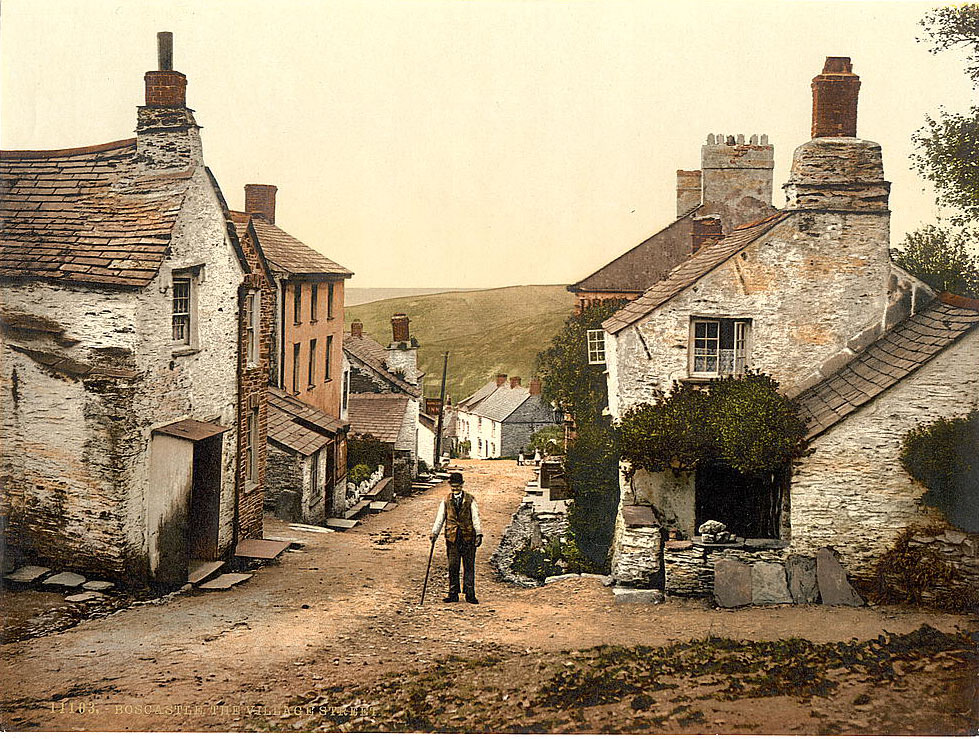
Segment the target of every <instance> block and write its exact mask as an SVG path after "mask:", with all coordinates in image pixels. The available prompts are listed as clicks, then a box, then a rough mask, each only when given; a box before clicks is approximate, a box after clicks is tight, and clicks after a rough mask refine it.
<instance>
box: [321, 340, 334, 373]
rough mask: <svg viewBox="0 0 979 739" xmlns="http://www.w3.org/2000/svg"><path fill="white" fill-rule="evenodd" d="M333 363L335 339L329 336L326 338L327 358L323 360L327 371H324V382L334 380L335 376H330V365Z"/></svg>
mask: <svg viewBox="0 0 979 739" xmlns="http://www.w3.org/2000/svg"><path fill="white" fill-rule="evenodd" d="M332 361H333V337H332V336H327V337H326V356H325V357H324V359H323V362H324V363H325V364H326V369H325V370H324V371H323V379H324V380H332V379H333V375H331V374H330V364H331V362H332Z"/></svg>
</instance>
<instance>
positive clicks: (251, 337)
mask: <svg viewBox="0 0 979 739" xmlns="http://www.w3.org/2000/svg"><path fill="white" fill-rule="evenodd" d="M260 305H261V303H260V299H259V292H258V291H257V290H250V291H249V292H248V293H247V294H246V295H245V304H244V306H243V314H244V315H243V316H242V323H244V325H245V359H246V361H247V362H248V365H249V366H252V367H254V366H255V365H257V364H258V337H259V330H258V321H259V316H260V315H261V310H260Z"/></svg>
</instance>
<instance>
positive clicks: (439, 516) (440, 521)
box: [432, 493, 483, 536]
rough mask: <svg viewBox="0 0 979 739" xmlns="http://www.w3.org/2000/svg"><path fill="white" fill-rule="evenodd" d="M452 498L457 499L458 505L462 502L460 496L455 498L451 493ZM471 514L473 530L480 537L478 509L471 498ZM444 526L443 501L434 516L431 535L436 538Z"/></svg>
mask: <svg viewBox="0 0 979 739" xmlns="http://www.w3.org/2000/svg"><path fill="white" fill-rule="evenodd" d="M452 497H453V498H458V501H459V502H460V503H461V502H462V494H459V495H458V496H456V494H455V493H453V494H452ZM472 512H473V530H474V531H475V532H476V535H477V536H482V535H483V526H482V524H481V523H480V521H479V507H478V506H477V505H476V499H475V498H473V503H472ZM444 525H445V501H444V500H443V501H442V502H441V503H439V512H438V513H436V514H435V525H434V526H432V533H433V534H434V535H435V536H438V535H439V532H440V531H442V527H443V526H444Z"/></svg>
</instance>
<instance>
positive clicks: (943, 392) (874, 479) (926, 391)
mask: <svg viewBox="0 0 979 739" xmlns="http://www.w3.org/2000/svg"><path fill="white" fill-rule="evenodd" d="M977 356H979V332H975V331H973V332H972V333H970V334H967V335H966V336H965V337H964V338H963V339H962V340H961V341H960V342H959V343H957V344H955V345H953V346H951V347H949V348H948V349H946V350H945V351H944V352H942V353H941V354H940V355H939V356H938V357H936V358H935V359H933V360H932V361H931V362H929V363H928V364H926V365H925V366H924V367H922V368H920V369H919V370H917V371H916V372H915V373H914V374H912V375H910V376H909V377H907V378H905V379H904V380H903V381H902V382H900V383H899V384H897V385H896V386H894V387H893V388H891V389H890V390H886V391H885V392H884V393H882V394H881V395H879V396H878V397H877V398H876V399H875V400H874V401H873V402H871V403H869V404H867V405H866V406H864V407H862V408H860V409H858V410H857V411H855V412H853V413H852V414H850V415H849V416H847V417H846V418H845V419H844V420H843V421H841V422H840V423H839V424H837V425H836V426H834V427H832V428H830V429H829V430H828V431H827V432H826V433H824V434H822V435H821V436H819V437H817V438H816V439H815V440H814V441H813V442H812V444H811V449H812V454H811V455H809V456H807V457H804V458H803V459H802V460H800V461H799V463H798V465H797V466H796V469H795V472H794V474H793V477H792V485H791V488H790V496H791V516H792V539H791V544H792V550H793V551H794V552H797V553H800V554H809V555H811V554H812V553H814V552H815V551H816V550H817V549H819V548H820V547H822V546H832V547H833V548H834V549H836V551H837V552H838V553H839V555H840V557H841V560H842V562H843V565H844V567H845V568H846V569H847V572H848V573H849V574H850V575H851V577H854V578H856V579H858V580H860V579H866V578H869V577H870V575H871V572H872V570H873V566H874V563H875V561H876V560H877V558H878V557H879V556H880V555H881V554H882V553H883V552H885V551H886V550H888V549H889V548H890V547H891V546H892V545H893V544H894V542H895V541H896V540H897V537H898V536H899V535H900V534H901V532H902V531H903V530H904V529H905V528H907V527H908V526H911V525H918V526H925V525H930V524H940V523H941V522H942V520H943V519H941V518H940V516H939V515H938V513H937V512H936V511H934V510H929V509H926V508H925V507H923V506H922V505H921V497H922V495H923V494H924V489H923V488H922V487H921V486H920V485H919V484H917V483H916V482H914V481H913V480H912V479H911V477H910V476H909V475H908V474H907V472H905V471H904V469H903V467H902V466H901V463H900V460H899V455H900V449H901V441H902V438H903V436H904V434H905V433H906V432H907V431H909V430H910V429H912V428H915V427H917V426H919V425H921V424H925V423H930V422H932V421H935V420H937V419H938V418H939V417H942V416H944V417H951V416H960V415H964V414H965V413H967V412H968V411H969V410H970V409H972V408H976V407H979V365H977V364H976V357H977Z"/></svg>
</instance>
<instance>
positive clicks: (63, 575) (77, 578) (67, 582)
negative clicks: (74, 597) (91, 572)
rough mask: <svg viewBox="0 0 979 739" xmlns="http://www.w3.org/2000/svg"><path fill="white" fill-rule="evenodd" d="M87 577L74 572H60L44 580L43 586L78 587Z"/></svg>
mask: <svg viewBox="0 0 979 739" xmlns="http://www.w3.org/2000/svg"><path fill="white" fill-rule="evenodd" d="M86 579H87V578H86V577H85V576H84V575H77V574H75V573H74V572H59V573H58V574H57V575H52V576H51V577H49V578H47V579H46V580H43V581H42V582H41V586H42V587H45V588H77V587H78V586H79V585H81V584H82V583H83V582H85V580H86Z"/></svg>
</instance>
